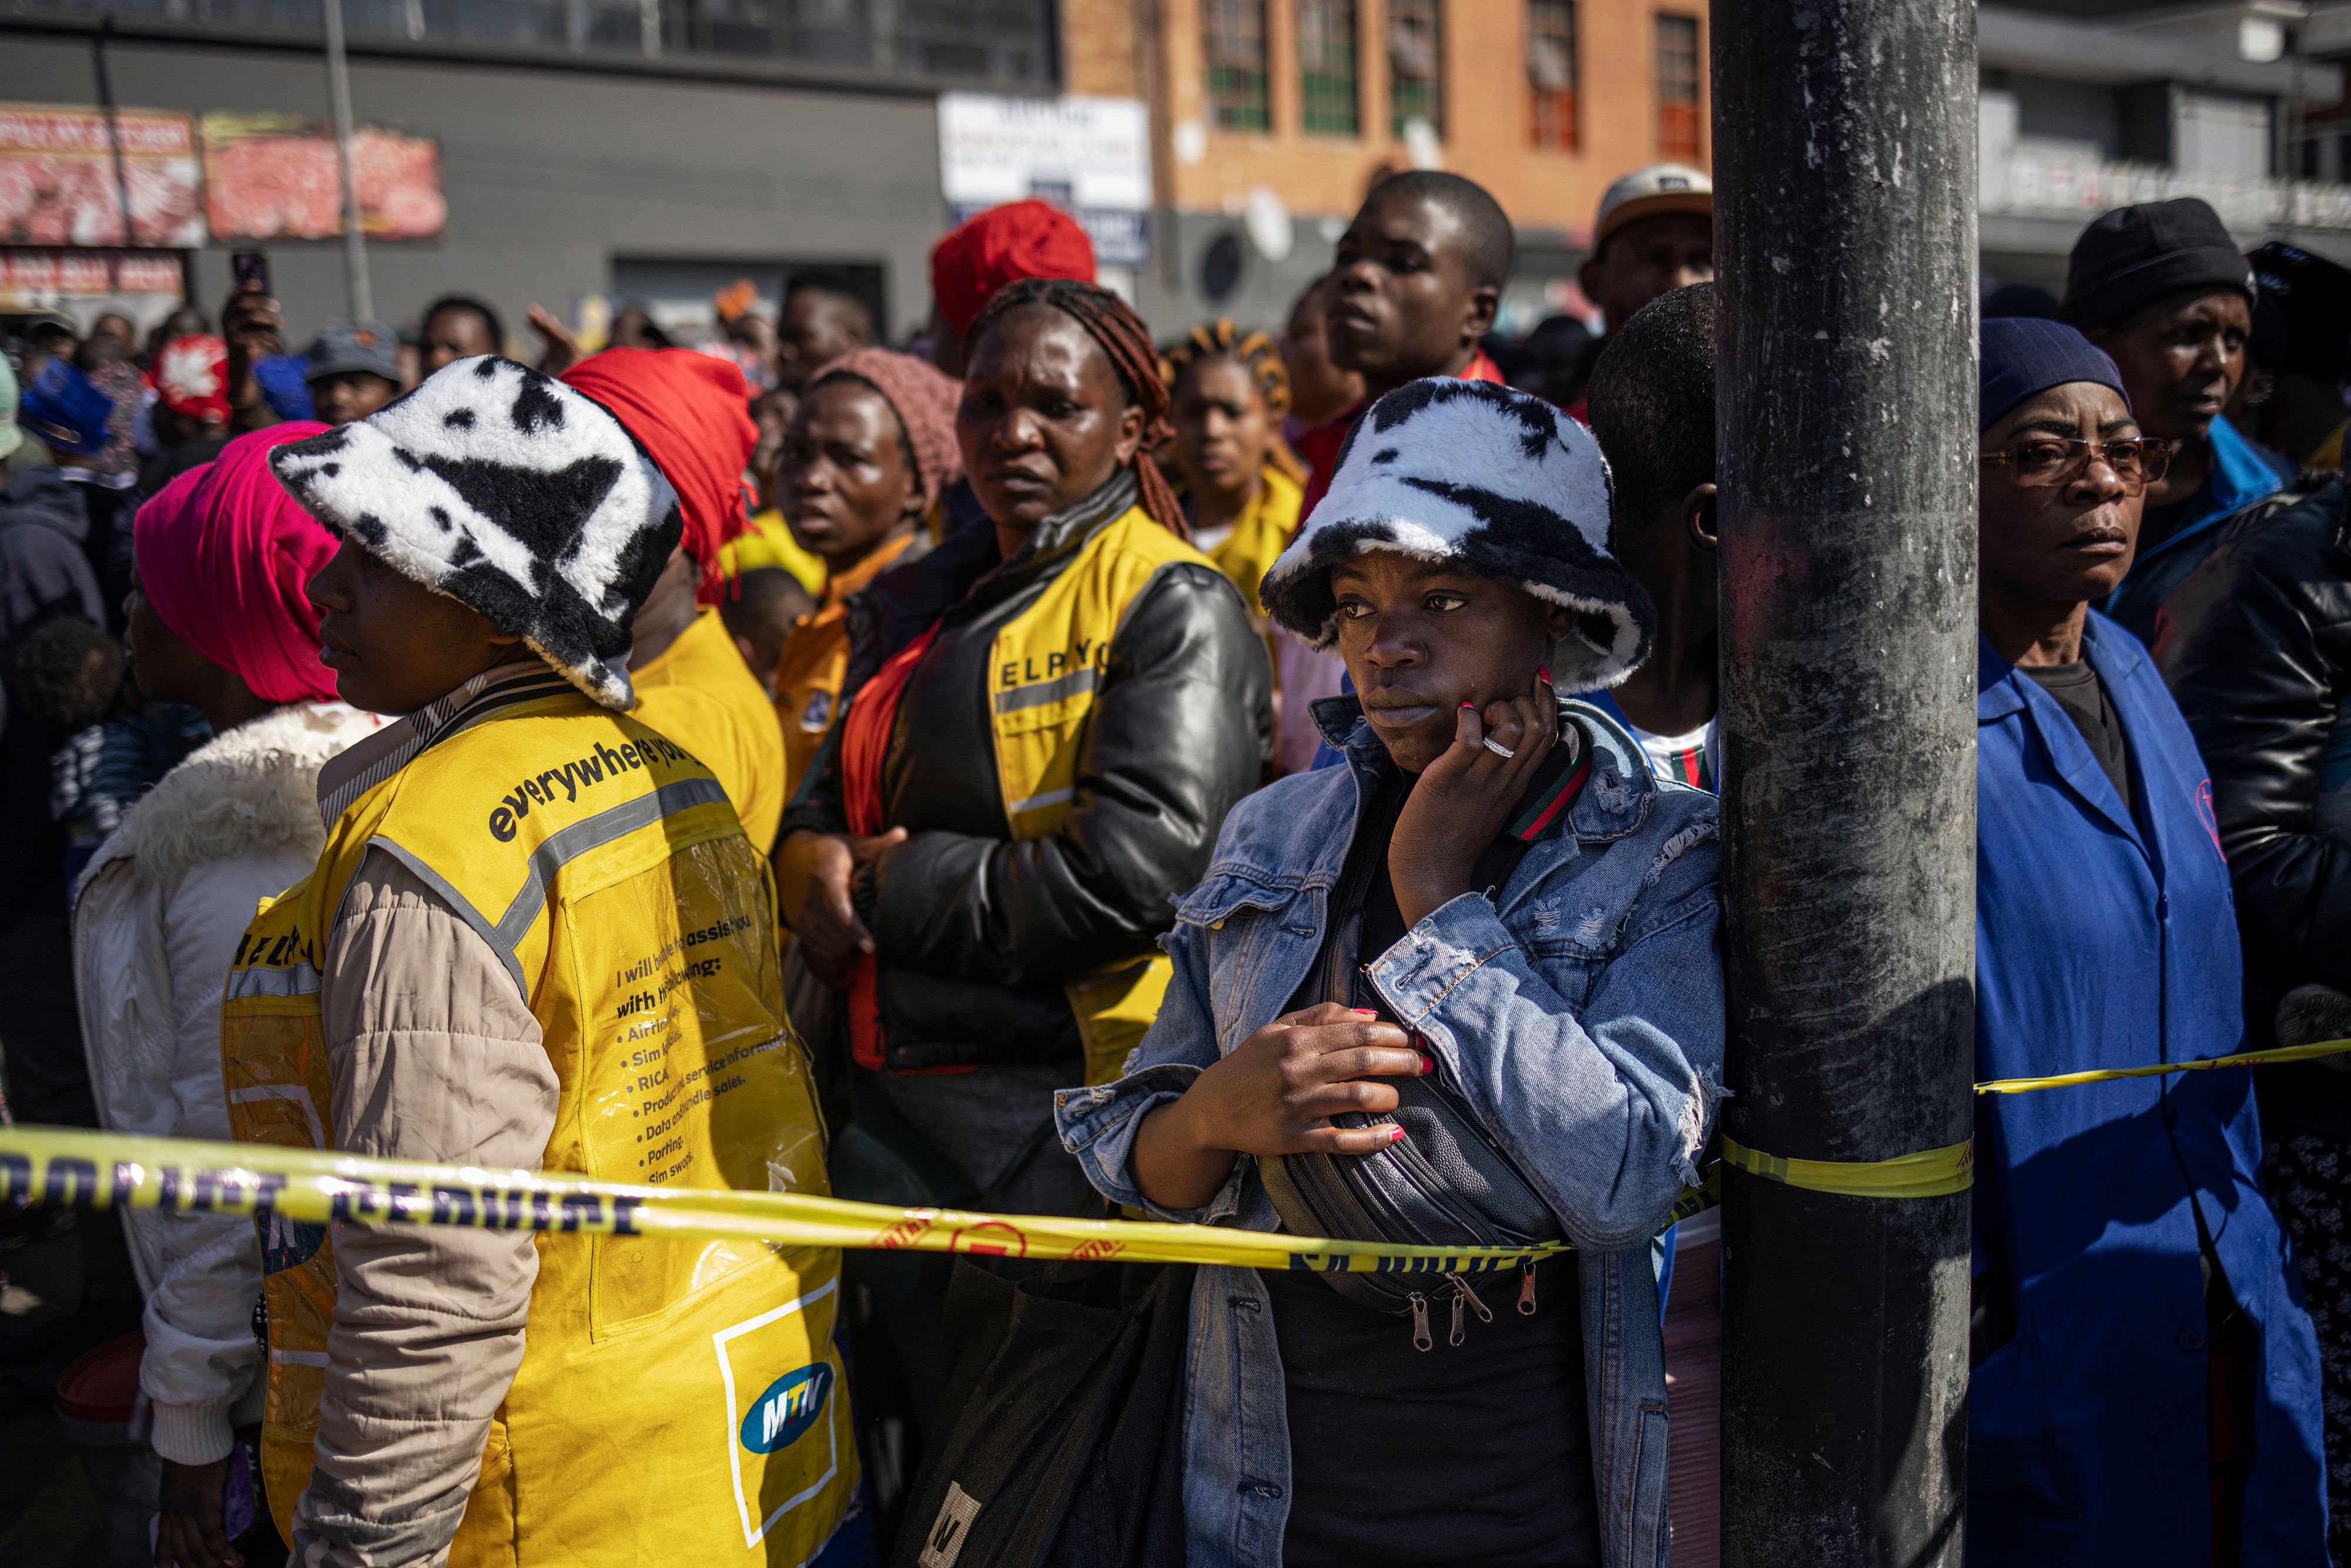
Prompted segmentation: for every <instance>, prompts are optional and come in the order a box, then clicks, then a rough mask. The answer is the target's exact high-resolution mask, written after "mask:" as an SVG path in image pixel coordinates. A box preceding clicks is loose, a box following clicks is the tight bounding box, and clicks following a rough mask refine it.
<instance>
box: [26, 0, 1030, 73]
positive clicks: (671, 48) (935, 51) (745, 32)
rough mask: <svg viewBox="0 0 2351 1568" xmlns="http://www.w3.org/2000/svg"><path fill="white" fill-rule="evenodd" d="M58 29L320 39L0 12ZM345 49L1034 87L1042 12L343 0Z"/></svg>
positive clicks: (699, 2)
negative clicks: (94, 24) (529, 55)
mask: <svg viewBox="0 0 2351 1568" xmlns="http://www.w3.org/2000/svg"><path fill="white" fill-rule="evenodd" d="M9 16H42V17H52V16H65V17H78V18H88V19H90V20H96V19H98V18H99V17H100V16H113V17H115V18H117V19H119V20H120V21H122V22H126V23H139V22H150V23H162V24H177V25H183V26H189V25H192V26H220V27H223V28H235V29H237V30H240V31H248V32H250V31H262V32H285V33H291V34H298V35H299V34H323V31H324V28H325V20H324V13H323V12H322V10H321V8H320V0H0V19H5V18H6V17H9ZM343 23H344V26H346V27H347V28H348V29H349V30H350V37H351V38H352V39H353V41H354V42H360V41H363V40H366V39H371V38H383V39H396V40H400V41H402V42H407V43H418V44H421V43H434V44H443V45H455V46H457V47H466V46H478V47H484V48H495V49H511V48H522V49H543V50H547V51H549V52H550V53H557V54H582V55H604V56H612V55H634V56H640V57H659V56H662V55H671V54H685V55H694V56H701V57H713V56H717V57H726V58H728V59H731V60H736V61H739V62H745V63H749V62H756V61H760V60H768V61H771V62H774V63H776V64H778V65H795V66H802V67H811V68H818V69H820V70H821V69H824V68H836V69H845V70H855V71H862V72H868V73H875V74H880V75H885V76H904V77H914V78H939V79H942V80H947V79H953V80H958V81H970V80H984V81H998V82H1004V83H1008V84H1024V85H1026V84H1034V85H1038V86H1043V85H1046V84H1049V83H1050V82H1051V80H1052V79H1053V76H1054V70H1055V64H1054V54H1053V26H1052V5H1051V0H344V5H343Z"/></svg>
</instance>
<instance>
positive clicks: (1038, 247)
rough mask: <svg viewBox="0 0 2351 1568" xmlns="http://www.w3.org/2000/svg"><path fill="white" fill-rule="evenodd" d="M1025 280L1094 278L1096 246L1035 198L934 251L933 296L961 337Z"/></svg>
mask: <svg viewBox="0 0 2351 1568" xmlns="http://www.w3.org/2000/svg"><path fill="white" fill-rule="evenodd" d="M1024 277H1070V278H1075V279H1076V280H1077V281H1078V282H1080V283H1092V281H1093V280H1094V246H1093V242H1092V240H1090V239H1088V238H1086V231H1085V230H1083V229H1081V228H1080V227H1079V226H1078V225H1077V221H1076V220H1075V219H1073V218H1071V216H1070V214H1067V213H1065V212H1063V211H1061V209H1060V208H1059V207H1054V206H1050V205H1048V204H1045V203H1043V202H1040V201H1037V200H1035V199H1033V198H1032V199H1030V200H1029V201H1025V202H1007V203H1006V204H1004V205H1002V206H1000V207H990V208H988V209H987V211H986V212H984V213H979V214H975V215H973V216H972V217H970V218H967V219H966V220H965V221H964V223H963V224H962V225H961V226H959V227H956V228H953V229H950V230H948V231H947V233H946V236H945V237H943V238H942V239H941V240H940V241H939V243H938V244H936V245H935V246H932V247H931V298H933V299H934V300H935V301H936V302H937V304H938V308H939V314H940V315H941V316H942V317H944V318H946V324H947V329H948V330H949V331H951V332H953V333H954V334H955V335H956V337H957V338H958V339H960V338H961V337H962V336H963V335H964V333H965V332H966V331H967V330H969V329H970V327H971V323H972V319H973V318H975V317H977V315H978V314H979V311H980V307H982V306H984V305H986V304H987V302H988V300H989V299H991V298H994V297H995V295H996V291H997V290H998V289H999V288H1001V287H1004V286H1005V285H1006V284H1008V283H1018V282H1019V281H1020V280H1021V279H1022V278H1024Z"/></svg>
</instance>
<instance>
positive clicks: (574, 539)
mask: <svg viewBox="0 0 2351 1568" xmlns="http://www.w3.org/2000/svg"><path fill="white" fill-rule="evenodd" d="M269 462H270V467H271V468H272V469H273V470H274V471H275V472H276V474H277V482H278V483H279V484H281V485H283V486H286V488H287V491H288V492H290V493H291V494H292V495H293V497H294V498H295V499H296V500H298V501H299V502H301V503H302V505H303V506H304V507H308V509H309V511H310V512H311V514H312V515H313V516H315V517H318V519H319V521H320V522H322V523H324V524H326V525H327V526H328V527H329V528H332V529H334V530H335V531H336V532H338V533H348V534H349V535H350V537H351V538H355V539H357V540H358V541H359V542H360V544H362V545H364V546H366V547H367V549H369V550H370V551H371V552H372V553H373V554H375V555H377V556H379V557H381V559H383V560H384V562H385V563H386V564H388V565H389V566H391V567H392V570H395V571H398V572H401V573H402V574H403V575H405V576H408V577H411V578H413V579H414V580H417V581H418V582H421V583H423V585H424V586H425V587H427V588H429V589H432V590H433V591H434V592H436V593H444V594H447V595H448V596H449V597H450V598H452V599H454V600H455V601H457V602H458V603H460V604H463V605H465V606H466V607H468V608H469V609H472V610H475V611H478V612H481V614H482V615H483V616H484V617H485V618H486V619H487V620H488V621H489V622H490V623H491V624H492V625H494V626H496V628H497V629H498V630H499V631H501V632H511V633H513V634H514V635H516V636H517V637H520V638H521V639H522V640H523V641H524V642H525V643H528V644H529V645H530V646H531V648H532V649H533V650H534V651H535V652H537V653H538V655H539V656H540V657H541V658H543V659H545V660H546V661H547V662H548V663H549V664H552V665H554V666H555V667H556V668H557V669H559V670H560V671H562V672H563V674H566V675H568V676H569V677H570V679H571V682H572V684H573V685H576V686H578V687H579V688H580V690H581V691H583V692H585V693H587V694H588V695H590V696H591V697H593V698H595V699H596V701H598V702H600V703H601V704H602V705H603V706H606V707H609V708H615V709H620V710H622V711H626V710H627V708H628V707H629V706H630V705H631V704H632V703H633V702H634V701H635V694H634V692H633V691H632V689H631V687H630V685H629V667H628V654H629V642H630V629H631V627H632V624H633V623H634V622H635V620H636V615H637V607H638V606H639V605H641V604H643V602H644V601H645V596H646V595H647V594H649V593H651V592H652V591H653V582H654V580H656V579H657V578H659V577H660V576H661V572H662V568H663V567H664V566H666V565H667V564H668V563H669V558H670V553H671V552H672V551H673V550H674V549H676V548H677V543H678V536H679V533H680V530H681V529H682V528H684V519H683V518H682V517H681V516H680V514H679V511H678V504H677V493H676V492H675V491H674V490H673V489H671V487H670V483H669V481H668V480H667V479H665V478H664V477H663V476H662V472H661V470H660V469H659V468H658V467H656V466H654V465H653V459H652V458H651V457H649V456H647V455H645V451H644V448H643V447H642V446H640V445H638V444H637V442H636V438H635V437H634V436H632V435H631V434H629V432H628V431H627V429H626V428H625V427H623V426H622V423H621V422H620V421H619V420H617V419H615V418H614V417H612V415H611V413H609V412H608V411H607V410H606V409H605V408H604V406H603V405H602V404H601V403H599V402H596V401H595V400H594V399H592V398H590V397H587V396H585V395H584V394H582V393H580V392H576V391H574V390H573V389H572V388H570V387H568V386H566V385H564V384H563V383H562V382H558V381H553V380H550V379H549V377H546V376H543V375H540V374H539V373H538V371H534V370H529V369H527V368H525V367H524V366H521V365H518V364H517V363H515V362H514V361H512V360H502V359H499V358H497V357H496V356H495V355H488V354H485V355H480V356H477V357H475V358H474V359H469V360H459V361H456V362H455V363H454V364H450V365H447V366H445V367H444V368H443V369H442V370H440V371H437V372H435V373H434V375H433V376H432V377H431V378H430V379H428V380H427V381H425V382H423V385H421V386H419V387H417V388H416V389H415V390H414V391H413V392H409V393H408V394H407V395H406V396H404V397H402V398H399V399H397V400H396V401H394V402H390V403H387V404H385V405H384V406H383V407H382V408H381V409H379V410H377V411H376V412H375V413H372V414H371V415H369V416H368V417H367V418H366V419H363V420H361V421H360V422H359V423H356V424H346V425H343V426H342V427H340V429H336V430H330V431H329V432H328V433H327V434H324V435H314V436H312V437H311V438H310V439H308V441H297V442H294V443H293V444H290V445H286V446H280V447H278V448H277V450H276V451H274V452H272V453H271V454H270V455H269Z"/></svg>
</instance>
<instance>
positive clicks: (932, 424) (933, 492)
mask: <svg viewBox="0 0 2351 1568" xmlns="http://www.w3.org/2000/svg"><path fill="white" fill-rule="evenodd" d="M835 376H853V377H855V378H856V379H857V380H859V381H861V382H864V383H865V384H866V385H867V386H870V387H872V389H873V390H874V391H875V392H880V393H881V394H882V401H883V402H886V403H888V404H889V405H890V407H891V408H892V409H893V411H895V413H897V415H898V423H899V426H900V427H901V428H902V429H904V431H905V433H906V451H907V452H908V454H910V455H912V456H913V457H914V478H915V481H916V482H917V483H918V484H920V485H921V486H922V487H923V510H924V511H925V512H927V511H929V510H930V509H931V508H932V507H935V506H936V505H937V504H938V499H939V493H940V492H941V491H943V490H945V489H946V487H947V486H950V485H952V484H954V483H955V482H956V480H958V479H960V478H962V477H963V448H962V447H961V446H960V445H958V444H956V432H955V420H956V404H957V403H959V402H962V401H963V383H962V382H959V381H957V380H956V379H955V378H954V377H953V376H950V375H946V374H944V373H943V372H941V371H940V370H939V369H938V367H937V366H935V365H933V364H932V363H931V362H930V361H927V360H918V359H916V358H914V355H912V354H901V353H898V352H896V351H895V350H890V349H852V350H850V351H849V352H848V353H845V354H843V355H841V358H839V359H837V360H835V361H832V362H831V363H830V364H828V365H825V366H823V367H822V368H820V370H819V371H817V372H816V374H815V375H813V376H810V378H809V382H808V391H809V392H814V391H815V390H816V389H817V388H818V387H820V386H821V385H822V384H823V383H824V382H829V381H831V379H832V378H834V377H835ZM802 395H804V396H805V395H806V394H805V393H804V394H802Z"/></svg>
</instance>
